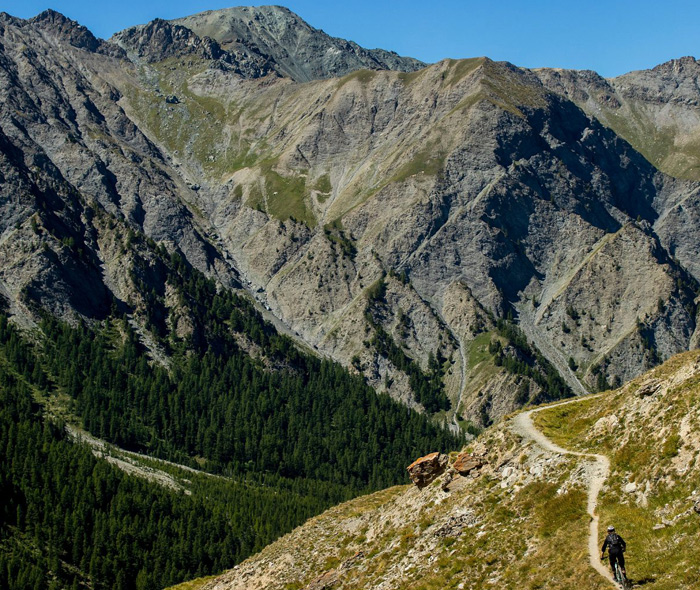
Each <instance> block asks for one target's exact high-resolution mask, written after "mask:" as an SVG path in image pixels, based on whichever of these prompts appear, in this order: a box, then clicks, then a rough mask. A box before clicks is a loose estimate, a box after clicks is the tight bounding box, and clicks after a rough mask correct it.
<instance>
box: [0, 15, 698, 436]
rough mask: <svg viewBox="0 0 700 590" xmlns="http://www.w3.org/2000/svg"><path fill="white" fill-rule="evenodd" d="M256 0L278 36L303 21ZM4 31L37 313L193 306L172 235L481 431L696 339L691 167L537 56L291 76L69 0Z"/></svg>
mask: <svg viewBox="0 0 700 590" xmlns="http://www.w3.org/2000/svg"><path fill="white" fill-rule="evenodd" d="M263 13H264V14H266V15H268V16H269V19H271V20H270V21H269V22H268V20H266V19H268V16H266V17H264V18H263V17H262V16H261V17H260V19H258V21H255V19H253V18H252V16H250V20H251V21H255V22H257V23H258V24H257V25H255V26H256V27H261V28H260V31H262V27H263V26H264V27H265V28H266V29H265V30H267V29H269V31H270V35H271V38H272V37H274V38H277V37H275V35H278V34H280V35H281V33H280V31H282V30H285V31H286V30H287V27H291V28H292V29H294V30H297V29H298V30H299V31H302V30H306V29H305V28H304V26H305V25H303V23H301V22H299V21H296V24H294V25H292V24H291V23H292V21H293V20H294V17H291V16H290V15H289V13H288V12H286V11H284V10H282V9H269V10H267V9H266V11H263V12H262V13H261V14H263ZM217 14H218V13H217ZM227 14H229V13H228V12H225V13H221V14H219V16H222V22H223V23H224V25H225V24H226V22H228V21H227V20H226V18H227V17H226V15H227ZM232 14H242V13H241V11H234V12H233V13H232ZM246 14H253V13H252V12H249V13H246ZM255 14H257V13H255ZM275 15H276V16H275ZM209 16H211V14H210V15H209ZM273 17H274V18H273ZM207 18H208V17H207ZM237 18H238V17H237ZM217 19H218V16H217ZM280 19H281V20H280ZM234 20H235V19H234ZM278 21H279V22H278ZM215 22H219V21H218V20H216V19H215ZM275 23H276V24H275ZM224 25H222V26H224ZM217 26H218V25H217ZM226 26H228V25H226ZM251 26H252V25H251ZM0 29H1V30H0V34H1V40H2V52H1V53H0V59H1V60H2V65H3V70H2V76H0V89H1V90H2V92H3V93H4V96H5V97H6V100H5V101H4V102H3V103H2V104H1V105H0V131H1V133H2V134H1V135H0V140H2V142H3V143H2V146H3V149H2V160H0V171H1V172H2V174H3V178H4V179H5V182H4V185H3V191H4V192H3V196H4V197H5V201H4V209H5V211H6V214H5V215H4V216H3V221H2V223H3V225H2V226H1V227H2V231H3V234H2V239H0V258H1V259H2V262H3V265H2V269H1V270H0V288H1V289H2V290H3V293H5V295H6V297H7V298H8V300H10V301H11V302H12V305H13V311H14V312H15V313H16V314H17V315H18V317H21V318H24V319H25V320H26V321H27V322H30V321H31V319H32V317H34V318H35V317H36V314H35V309H36V306H38V307H43V308H44V309H48V310H50V311H51V312H52V313H55V314H57V315H59V316H61V317H65V318H71V317H75V316H76V315H77V316H82V317H85V318H89V319H100V318H103V317H105V315H106V314H107V313H108V312H109V310H110V309H111V307H112V305H113V304H114V305H115V306H116V307H117V308H118V309H120V310H123V311H125V312H127V313H129V314H131V317H132V318H133V320H134V322H135V324H136V325H138V326H140V327H141V334H142V338H143V339H144V342H146V343H147V344H148V346H149V347H152V348H154V349H157V347H158V346H159V344H158V340H159V339H163V338H167V337H168V336H169V334H170V333H171V332H172V331H175V332H176V333H177V330H178V329H182V330H184V329H185V328H184V324H179V323H178V322H176V321H175V315H174V313H173V315H171V316H168V320H167V321H166V322H163V321H162V318H161V319H160V320H158V321H159V323H156V324H155V325H158V326H160V329H161V332H158V330H156V329H155V328H154V323H153V322H154V320H155V319H158V318H155V317H154V316H153V309H160V310H163V309H165V310H167V313H171V312H174V308H175V306H174V305H173V303H174V302H173V299H172V297H171V296H170V291H169V289H168V288H167V285H168V281H167V273H166V274H165V275H158V273H157V269H159V268H161V267H160V266H159V265H158V264H157V262H156V260H155V259H154V252H155V249H156V248H158V249H162V248H164V249H165V250H166V251H168V252H169V253H173V252H174V253H176V254H177V255H178V256H180V255H181V256H183V257H184V259H185V260H186V261H187V262H188V263H189V264H191V265H192V266H193V267H195V268H197V269H198V270H200V271H202V272H204V273H206V274H207V275H208V276H210V277H213V278H215V279H216V280H217V281H218V284H219V285H220V287H221V288H241V289H244V290H245V291H247V292H248V293H249V294H250V295H251V296H252V297H254V298H255V299H256V300H257V303H258V305H259V307H260V308H261V309H264V310H265V311H266V312H268V313H269V314H270V316H268V317H274V318H276V319H277V321H278V325H279V326H280V327H281V328H282V329H284V330H285V331H286V332H287V333H288V334H290V335H292V336H293V337H294V338H296V339H297V341H298V342H303V343H304V344H305V345H307V346H310V347H312V348H314V347H315V348H316V349H318V350H319V351H320V353H321V354H325V355H328V356H330V357H332V358H334V359H336V360H339V361H340V362H342V363H343V364H344V365H345V366H346V367H352V370H353V371H358V372H360V373H361V374H362V375H364V376H365V377H366V379H367V380H368V383H369V384H371V385H372V386H373V387H375V388H376V389H378V390H380V391H387V392H388V393H389V394H390V395H392V396H393V397H394V398H396V399H400V400H402V401H403V402H404V403H405V404H407V405H408V406H410V407H412V408H415V409H417V410H419V411H424V410H426V409H427V410H428V411H429V412H430V413H432V414H434V416H435V419H436V420H438V421H441V422H442V423H444V424H449V425H450V427H452V428H454V429H457V428H459V427H460V426H461V427H462V428H471V429H472V430H475V429H476V428H478V427H479V426H483V425H486V424H489V423H490V422H491V421H493V420H494V419H497V418H498V417H499V416H502V415H504V414H506V413H508V412H510V411H512V410H514V409H515V408H516V407H518V406H519V405H522V404H523V403H527V402H528V401H530V400H534V399H540V400H542V399H551V395H552V391H559V392H562V391H564V389H563V388H561V387H559V385H558V380H557V379H556V378H555V375H554V372H556V371H558V372H559V373H560V374H561V376H562V377H563V378H564V379H565V381H566V383H567V384H568V387H569V388H570V389H571V390H572V391H575V392H582V391H585V390H586V389H587V388H589V389H590V388H593V389H599V388H605V387H606V385H609V384H613V383H617V382H623V381H625V380H627V379H629V378H632V377H634V376H636V375H638V374H639V373H640V372H641V371H643V370H645V369H646V368H648V367H650V366H652V365H654V364H657V363H658V362H660V361H662V360H663V359H665V358H668V357H669V356H670V355H672V354H674V353H676V352H679V351H682V350H687V349H689V348H692V347H694V346H697V344H698V341H699V338H700V332H699V331H698V329H697V327H698V310H697V304H696V301H695V300H696V297H697V291H698V284H697V280H698V279H699V278H700V265H699V263H698V257H697V255H696V254H697V249H698V244H699V243H700V235H699V230H698V223H697V221H698V219H699V218H700V202H699V201H698V194H700V193H699V190H698V189H699V185H698V184H697V183H695V182H692V181H689V180H681V179H678V178H674V177H671V176H668V175H665V174H663V173H661V172H659V171H658V170H657V169H656V168H655V167H654V166H653V165H652V164H651V163H650V162H649V161H648V160H647V159H645V158H644V157H643V156H642V155H641V154H640V153H639V152H638V151H636V150H635V149H634V146H632V145H630V143H628V142H627V141H625V140H624V139H622V138H621V137H620V136H619V135H617V134H616V133H615V132H614V130H612V129H610V128H609V127H606V126H605V125H603V124H601V122H600V121H598V120H597V119H595V118H592V117H590V116H588V115H587V114H586V113H585V112H584V111H582V110H581V109H580V108H579V107H577V106H576V104H574V102H572V101H571V100H569V99H567V98H566V96H564V95H563V94H562V92H560V91H558V90H557V91H554V90H552V89H551V88H550V86H549V85H545V84H544V83H543V82H542V78H543V74H542V73H541V72H540V73H535V72H531V71H528V70H524V69H521V68H517V67H515V66H513V65H512V64H508V63H496V62H493V61H491V60H489V59H487V58H478V59H472V60H460V61H454V60H445V61H443V62H440V63H438V64H434V65H432V66H429V67H425V68H422V69H420V70H417V71H413V72H401V71H398V72H397V71H391V70H368V69H362V70H357V71H353V72H351V73H349V74H347V75H345V76H343V77H340V78H330V79H322V80H313V81H311V82H305V83H298V82H295V81H294V80H292V79H290V78H289V77H285V76H280V75H279V74H278V73H277V71H276V70H275V67H276V66H275V64H276V63H278V62H277V61H276V59H274V60H273V59H272V57H270V56H267V55H266V54H265V52H264V51H262V50H261V49H259V48H257V49H256V48H254V47H253V46H252V45H251V46H250V47H249V48H248V49H245V51H244V48H242V46H241V47H239V48H238V49H236V48H232V49H230V50H229V49H227V48H226V47H225V43H223V41H222V42H221V43H220V42H219V41H216V40H214V39H212V38H207V37H202V36H200V35H198V34H197V33H196V32H194V31H192V30H190V29H188V28H186V27H183V26H180V25H177V24H173V23H170V22H166V21H159V20H157V21H154V22H152V23H150V24H148V25H144V26H141V27H135V28H133V29H130V30H127V31H125V32H122V33H120V34H118V35H116V36H115V37H114V39H113V41H114V42H98V41H97V40H95V39H94V38H93V37H91V36H90V35H89V34H88V32H86V30H85V29H84V28H83V27H80V25H78V24H77V23H74V22H72V21H69V20H68V19H65V18H64V17H61V16H60V15H57V14H56V13H45V14H43V15H40V16H39V17H37V18H35V19H32V20H29V21H22V20H20V19H14V18H12V17H8V16H4V17H3V18H2V20H1V21H0ZM212 34H213V33H212ZM260 34H262V33H260ZM285 34H286V33H285ZM241 38H243V37H241ZM299 39H301V37H299ZM353 63H355V62H353ZM353 67H355V66H353ZM372 67H374V66H372ZM664 75H666V76H672V75H673V70H672V69H671V71H670V72H669V73H667V74H664ZM679 75H680V74H679ZM684 88H685V86H684ZM649 92H652V91H651V90H649ZM688 92H690V90H688ZM664 96H665V95H664V94H663V93H662V94H660V95H659V97H658V100H659V101H660V103H662V102H663V100H664ZM669 108H670V107H669ZM690 128H692V126H691V127H690ZM149 240H150V242H149ZM158 251H160V250H158ZM166 315H167V314H166ZM508 318H510V319H511V320H512V322H513V323H515V324H517V325H518V326H519V327H520V328H521V329H522V331H523V332H524V334H525V337H524V338H522V337H520V336H518V335H517V334H515V333H512V334H511V335H513V334H515V336H514V339H515V340H520V341H521V343H522V346H520V345H518V346H516V345H513V339H511V338H506V337H505V336H504V335H503V332H502V331H499V330H498V329H497V326H498V320H499V319H500V320H506V319H508ZM178 326H180V328H178ZM499 347H500V348H499ZM161 348H162V346H161ZM521 357H522V358H521ZM538 359H540V360H546V361H547V363H546V364H545V363H544V362H539V360H538ZM516 361H517V362H516ZM498 362H500V363H501V364H500V365H499V364H498ZM553 371H554V372H553ZM544 373H548V374H549V375H551V376H552V378H551V380H550V379H549V378H543V377H542V375H543V374H544ZM538 381H539V382H538ZM543 387H544V389H543ZM542 396H545V397H544V398H543V397H542ZM547 396H550V397H547ZM470 423H471V424H470Z"/></svg>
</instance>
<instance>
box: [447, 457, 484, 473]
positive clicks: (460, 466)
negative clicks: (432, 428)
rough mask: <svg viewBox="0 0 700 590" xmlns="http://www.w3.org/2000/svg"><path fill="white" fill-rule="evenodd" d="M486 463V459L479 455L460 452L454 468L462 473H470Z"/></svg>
mask: <svg viewBox="0 0 700 590" xmlns="http://www.w3.org/2000/svg"><path fill="white" fill-rule="evenodd" d="M484 465H486V459H484V458H483V457H477V456H476V455H472V454H471V453H460V455H459V456H458V457H457V460H456V461H455V464H454V465H453V467H454V470H455V471H457V472H458V473H459V474H460V475H469V474H470V473H471V472H472V471H474V470H475V469H480V468H481V467H483V466H484Z"/></svg>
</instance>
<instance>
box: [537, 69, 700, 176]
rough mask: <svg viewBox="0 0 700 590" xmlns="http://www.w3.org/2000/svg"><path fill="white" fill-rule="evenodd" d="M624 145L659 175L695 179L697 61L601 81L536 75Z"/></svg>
mask: <svg viewBox="0 0 700 590" xmlns="http://www.w3.org/2000/svg"><path fill="white" fill-rule="evenodd" d="M536 72H537V74H538V75H539V76H540V77H541V79H542V81H543V82H544V83H545V84H546V85H547V86H548V87H549V88H551V89H552V90H554V91H556V92H559V93H561V94H563V95H564V96H566V97H567V98H569V99H570V100H573V101H574V102H575V103H576V104H577V105H578V106H580V107H581V108H582V109H583V110H585V111H586V113H588V114H589V115H590V116H593V117H596V118H597V119H598V120H600V121H601V122H602V123H603V124H605V125H607V126H609V127H610V128H611V129H613V130H614V131H615V132H616V133H618V134H619V135H620V136H621V137H623V138H624V139H626V140H627V141H629V142H630V143H631V144H632V145H633V146H634V147H635V149H637V150H639V152H641V153H642V154H643V155H644V156H645V157H646V158H647V159H648V160H649V161H650V162H651V163H652V164H654V165H655V166H657V167H658V168H659V170H661V171H663V172H666V173H667V174H671V175H673V176H678V177H679V178H689V179H693V180H700V62H698V61H697V60H696V59H695V58H693V57H682V58H680V59H674V60H671V61H669V62H666V63H664V64H660V65H658V66H656V67H655V68H652V69H650V70H640V71H636V72H630V73H629V74H625V75H623V76H618V77H617V78H610V79H605V78H602V77H601V76H599V75H598V74H596V73H595V72H591V71H577V70H554V69H541V70H537V71H536Z"/></svg>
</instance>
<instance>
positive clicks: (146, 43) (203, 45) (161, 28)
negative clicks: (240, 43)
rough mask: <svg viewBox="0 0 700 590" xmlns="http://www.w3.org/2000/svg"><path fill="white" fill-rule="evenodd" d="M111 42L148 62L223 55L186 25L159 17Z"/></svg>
mask: <svg viewBox="0 0 700 590" xmlns="http://www.w3.org/2000/svg"><path fill="white" fill-rule="evenodd" d="M112 39H113V40H114V41H115V42H116V43H118V44H119V45H120V46H122V47H124V48H125V49H126V50H127V51H128V52H129V53H133V54H135V55H136V56H138V57H139V58H141V59H144V60H145V61H147V62H149V63H153V62H158V61H162V60H164V59H167V58H169V57H181V56H183V55H197V56H199V57H202V58H204V59H219V58H220V57H221V56H222V55H223V53H224V51H223V50H222V49H221V46H220V45H219V44H218V43H217V42H216V41H214V40H213V39H211V38H209V37H203V38H201V37H199V36H198V35H196V34H195V33H193V32H192V31H190V30H189V29H187V28H185V27H183V26H180V25H177V24H172V23H170V22H168V21H166V20H163V19H160V18H157V19H155V20H153V21H151V22H150V23H148V24H146V25H141V26H136V27H131V28H129V29H126V30H124V31H121V32H119V33H117V34H115V35H114V37H112Z"/></svg>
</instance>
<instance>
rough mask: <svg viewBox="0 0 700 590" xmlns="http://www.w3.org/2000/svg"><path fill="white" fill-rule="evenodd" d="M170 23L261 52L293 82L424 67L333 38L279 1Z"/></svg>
mask: <svg viewBox="0 0 700 590" xmlns="http://www.w3.org/2000/svg"><path fill="white" fill-rule="evenodd" d="M173 22H174V23H177V24H179V25H182V26H184V27H187V28H188V29H191V30H192V31H194V32H195V33H196V34H197V35H199V36H200V37H204V36H207V37H211V38H213V39H216V40H217V41H218V42H219V43H221V45H222V47H224V48H225V49H227V50H229V51H241V50H242V51H250V50H254V51H259V52H260V53H262V54H264V55H267V56H269V57H270V59H271V60H272V62H274V64H275V67H276V69H277V70H278V71H279V73H280V74H283V75H285V76H289V77H290V78H292V79H293V80H296V81H297V82H308V81H310V80H319V79H323V78H337V77H341V76H344V75H346V74H349V73H350V72H353V71H355V70H359V69H369V70H398V71H402V72H412V71H415V70H418V69H420V68H422V67H424V66H425V64H424V63H423V62H421V61H418V60H417V59H413V58H410V57H401V56H399V55H397V54H396V53H393V52H391V51H386V50H384V49H365V48H363V47H360V46H359V45H358V44H357V43H353V42H352V41H346V40H344V39H338V38H337V37H331V36H329V35H327V34H326V33H324V32H323V31H321V30H319V29H315V28H313V27H311V26H310V25H308V24H307V23H306V22H304V20H303V19H301V18H300V17H299V16H297V15H296V14H294V13H293V12H291V11H290V10H288V9H287V8H284V7H282V6H259V7H252V6H251V7H247V6H241V7H235V8H225V9H221V10H208V11H206V12H201V13H199V14H194V15H192V16H188V17H185V18H180V19H176V20H174V21H173Z"/></svg>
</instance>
